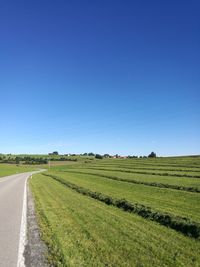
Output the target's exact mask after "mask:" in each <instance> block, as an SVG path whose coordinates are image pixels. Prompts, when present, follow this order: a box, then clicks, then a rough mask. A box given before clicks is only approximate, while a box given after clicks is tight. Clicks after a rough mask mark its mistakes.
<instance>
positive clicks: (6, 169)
mask: <svg viewBox="0 0 200 267" xmlns="http://www.w3.org/2000/svg"><path fill="white" fill-rule="evenodd" d="M37 169H38V168H37V167H36V166H27V165H23V166H20V165H15V164H3V163H1V164H0V177H4V176H8V175H12V174H17V173H22V172H29V171H35V170H37Z"/></svg>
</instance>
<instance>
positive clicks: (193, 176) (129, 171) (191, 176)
mask: <svg viewBox="0 0 200 267" xmlns="http://www.w3.org/2000/svg"><path fill="white" fill-rule="evenodd" d="M88 169H93V170H101V171H119V172H127V173H137V174H149V175H157V176H173V177H183V178H200V175H189V174H184V175H183V174H171V173H159V172H158V173H156V172H142V171H132V170H127V169H126V170H124V169H107V168H96V167H88Z"/></svg>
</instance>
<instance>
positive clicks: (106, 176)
mask: <svg viewBox="0 0 200 267" xmlns="http://www.w3.org/2000/svg"><path fill="white" fill-rule="evenodd" d="M63 172H69V173H78V174H87V175H93V176H98V177H103V178H107V179H111V180H116V181H120V182H127V183H133V184H141V185H146V186H153V187H160V188H169V189H174V190H182V191H187V192H192V193H200V189H198V188H196V187H186V186H179V185H171V184H163V183H156V182H141V181H138V180H133V179H127V178H120V177H117V176H110V175H104V174H99V173H90V172H81V171H72V170H67V171H63Z"/></svg>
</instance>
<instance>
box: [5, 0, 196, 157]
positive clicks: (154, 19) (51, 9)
mask: <svg viewBox="0 0 200 267" xmlns="http://www.w3.org/2000/svg"><path fill="white" fill-rule="evenodd" d="M199 14H200V2H199V1H193V0H192V1H178V0H174V1H172V0H169V1H147V0H146V1H145V0H142V1H139V0H138V1H131V0H127V1H118V0H115V1H111V0H107V1H105V0H102V1H76V0H75V1H62V0H61V1H52V0H50V1H44V0H40V1H38V0H35V1H9V0H6V1H5V0H3V1H1V3H0V114H1V117H0V126H1V131H0V152H2V153H48V152H51V151H53V150H58V151H59V152H60V153H83V152H90V151H92V152H95V153H111V154H115V153H119V154H122V155H127V154H131V155H146V154H149V153H150V152H151V151H155V152H156V153H157V154H158V155H162V156H165V155H187V154H200V123H199V121H200V104H199V103H200V49H199V48H200V16H199Z"/></svg>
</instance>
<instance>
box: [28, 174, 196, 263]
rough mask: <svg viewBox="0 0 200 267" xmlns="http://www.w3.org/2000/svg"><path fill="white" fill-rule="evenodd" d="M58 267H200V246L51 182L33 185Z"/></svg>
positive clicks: (44, 232) (38, 179)
mask: <svg viewBox="0 0 200 267" xmlns="http://www.w3.org/2000/svg"><path fill="white" fill-rule="evenodd" d="M30 184H31V188H32V192H33V195H34V197H35V202H36V209H37V214H38V216H39V222H40V225H41V229H42V236H43V239H44V240H45V241H46V243H47V244H48V247H49V250H50V257H49V260H50V261H51V263H53V264H55V266H88V267H90V266H91V267H93V266H102V267H103V266H123V267H124V266H127V267H128V266H130V267H136V266H137V267H139V266H145V267H148V266H149V267H150V266H156V267H157V266H173V267H174V266H184V267H185V266H194V267H197V266H199V263H200V256H199V249H200V243H199V242H198V241H196V240H194V239H191V238H188V237H185V236H183V235H181V234H178V233H177V232H175V231H173V230H171V229H168V228H166V227H163V226H160V225H159V224H156V223H153V222H151V221H148V220H145V219H143V218H141V217H139V216H136V215H134V214H129V213H126V212H123V211H121V210H119V209H117V208H114V207H112V206H107V205H105V204H103V203H101V202H99V201H96V200H94V199H91V198H89V197H87V196H83V195H81V194H78V193H76V192H74V191H72V190H70V189H68V188H67V187H65V186H63V185H62V184H60V183H59V182H57V181H55V180H53V179H52V178H50V177H47V176H44V175H41V174H38V175H34V176H33V179H31V180H30Z"/></svg>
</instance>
